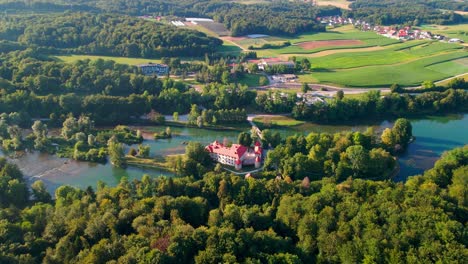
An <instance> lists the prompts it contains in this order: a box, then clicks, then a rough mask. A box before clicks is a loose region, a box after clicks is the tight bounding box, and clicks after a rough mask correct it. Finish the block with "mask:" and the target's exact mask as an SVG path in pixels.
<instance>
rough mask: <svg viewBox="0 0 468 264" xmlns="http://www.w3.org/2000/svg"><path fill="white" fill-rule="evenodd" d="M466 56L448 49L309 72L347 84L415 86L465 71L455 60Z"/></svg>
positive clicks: (318, 77)
mask: <svg viewBox="0 0 468 264" xmlns="http://www.w3.org/2000/svg"><path fill="white" fill-rule="evenodd" d="M466 57H468V53H467V52H463V51H460V52H451V53H446V54H440V55H436V56H430V57H425V58H421V59H416V60H411V61H409V62H404V63H398V64H393V65H379V66H365V67H357V68H351V69H342V70H322V71H320V72H313V73H312V74H311V75H312V76H313V77H314V78H315V79H316V80H318V81H319V82H321V83H330V84H339V85H342V86H349V87H363V88H365V87H388V86H390V85H391V84H392V83H398V84H401V85H404V86H417V85H420V84H421V83H422V82H423V81H426V80H431V81H438V80H443V79H446V78H449V77H452V76H455V75H458V74H463V73H466V72H467V70H468V68H467V67H466V66H465V65H463V63H458V62H457V61H458V60H459V59H460V58H466Z"/></svg>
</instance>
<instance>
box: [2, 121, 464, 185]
mask: <svg viewBox="0 0 468 264" xmlns="http://www.w3.org/2000/svg"><path fill="white" fill-rule="evenodd" d="M411 122H412V125H413V135H414V136H415V137H416V140H415V141H414V142H413V143H412V144H411V145H410V146H409V149H408V151H407V152H406V153H405V154H404V155H402V156H400V158H399V163H400V167H401V171H400V173H399V175H398V176H397V177H396V178H395V179H394V180H396V181H404V180H406V178H407V177H408V176H411V175H416V174H421V173H422V172H423V171H424V170H426V169H428V168H431V167H432V166H433V164H434V162H435V160H437V159H438V158H439V157H440V155H441V153H442V152H444V151H446V150H449V149H452V148H455V147H459V146H463V145H465V144H468V114H465V115H449V116H444V117H426V118H424V119H414V120H411ZM373 126H374V127H375V128H376V131H381V130H383V129H384V128H386V127H390V126H392V123H391V122H388V121H385V122H382V123H380V124H374V125H373ZM367 127H368V125H355V126H332V125H315V124H309V123H308V124H304V125H301V126H297V127H294V128H288V129H278V131H279V132H281V134H283V135H291V134H294V133H304V134H307V133H309V132H329V133H335V132H339V131H346V130H348V131H349V130H352V131H357V130H360V131H364V130H365V129H366V128H367ZM164 128H165V127H142V128H140V129H142V131H144V132H146V133H144V136H145V138H146V139H145V142H144V144H148V145H150V146H151V155H153V156H154V155H157V156H165V155H170V154H180V153H184V151H185V145H184V143H186V142H188V141H198V142H201V143H202V144H208V143H210V142H212V141H214V140H220V141H222V140H224V139H225V138H226V139H228V140H230V141H236V139H237V135H238V133H239V132H238V131H213V130H206V129H196V128H181V127H172V128H171V129H172V132H173V135H174V137H173V138H172V139H164V140H156V141H155V140H152V139H151V136H152V133H153V132H156V131H161V130H163V129H164ZM0 154H1V153H0ZM11 161H13V162H14V163H16V164H17V165H18V166H19V167H20V168H21V169H22V171H23V173H24V175H25V176H26V177H27V178H28V180H29V181H30V182H33V181H35V180H37V179H41V180H43V181H44V182H45V183H46V185H47V187H48V189H49V190H50V191H51V192H53V191H54V190H55V189H56V188H57V187H58V186H60V185H71V186H75V187H79V188H86V187H87V186H93V187H95V186H96V184H97V182H98V181H103V182H105V183H106V184H108V185H110V186H114V185H117V184H118V182H119V181H120V179H121V178H122V177H127V178H128V179H129V180H130V181H131V180H133V179H140V178H141V177H142V176H143V174H149V175H151V176H153V177H158V176H161V175H163V176H172V173H170V172H166V171H163V170H150V169H142V168H136V167H129V168H127V169H118V168H114V167H112V166H111V165H110V164H109V163H108V164H95V163H89V162H78V161H73V160H69V159H63V158H57V157H55V156H51V155H47V154H40V153H37V152H34V153H28V154H26V155H23V156H21V157H19V158H16V159H11Z"/></svg>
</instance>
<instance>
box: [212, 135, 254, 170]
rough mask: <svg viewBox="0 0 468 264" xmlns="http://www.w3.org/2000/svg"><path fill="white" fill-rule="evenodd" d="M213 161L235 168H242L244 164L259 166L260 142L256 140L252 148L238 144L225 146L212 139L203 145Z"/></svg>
mask: <svg viewBox="0 0 468 264" xmlns="http://www.w3.org/2000/svg"><path fill="white" fill-rule="evenodd" d="M205 150H206V151H208V153H209V154H210V157H211V158H212V159H213V161H216V162H219V163H221V164H225V165H229V166H233V167H234V168H235V169H236V170H240V169H242V166H244V165H254V166H255V167H256V168H259V167H260V165H261V162H262V152H263V149H262V147H261V144H260V142H256V143H255V146H254V147H253V148H250V147H245V146H242V145H240V144H232V145H230V146H225V145H224V144H222V143H220V142H219V141H217V140H216V141H214V142H213V143H211V144H209V145H208V146H206V147H205Z"/></svg>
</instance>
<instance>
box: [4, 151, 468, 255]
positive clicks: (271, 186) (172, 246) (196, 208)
mask: <svg viewBox="0 0 468 264" xmlns="http://www.w3.org/2000/svg"><path fill="white" fill-rule="evenodd" d="M467 165H468V147H467V146H465V147H463V148H458V149H455V150H452V151H450V152H447V153H445V154H444V155H443V156H442V158H441V159H440V160H439V161H438V162H437V163H436V164H435V166H434V168H433V169H431V170H429V171H427V172H426V173H425V174H424V175H423V176H415V177H411V178H409V179H408V180H407V182H405V183H395V182H392V181H377V182H376V181H369V180H361V179H353V178H348V179H347V180H344V181H342V182H339V183H338V182H337V181H336V179H335V178H333V177H332V178H325V179H323V180H320V181H310V180H309V179H308V178H304V179H303V180H302V179H301V180H296V181H292V180H291V179H290V178H289V177H282V176H277V177H276V176H275V175H274V174H273V175H271V176H268V175H265V177H261V178H252V177H250V178H248V179H246V180H243V179H241V178H239V177H238V176H233V175H227V174H226V173H221V172H209V173H206V174H204V175H203V178H200V179H197V178H193V177H182V178H175V179H174V178H164V177H163V178H156V179H151V178H150V177H148V176H144V177H143V179H142V180H141V181H133V182H128V181H127V180H126V179H125V178H124V179H122V181H121V182H120V184H119V185H118V186H116V187H108V186H105V185H104V184H103V183H100V184H99V185H98V187H97V189H96V190H93V189H92V188H87V189H86V190H79V189H75V188H72V187H68V186H62V187H59V188H58V189H57V191H56V193H55V196H56V200H53V201H52V200H51V196H50V195H49V193H47V191H46V189H45V186H44V183H43V182H41V181H37V182H35V183H34V184H32V188H31V193H29V191H28V188H27V186H26V182H25V180H24V178H23V176H22V174H21V172H20V171H19V169H18V168H17V167H16V166H14V165H12V164H9V163H7V162H6V161H5V159H0V190H1V191H0V216H1V217H0V219H1V220H0V231H1V232H0V241H1V246H0V262H1V263H107V262H109V261H112V263H221V262H222V263H338V262H366V263H417V262H419V263H432V262H450V263H466V260H467V259H468V250H467V249H466V226H464V224H465V223H466V221H467V220H468V219H467V215H468V212H467V210H468V208H467V205H468V201H467V196H466V187H467V186H466V175H467V173H468V167H467ZM30 194H32V196H30Z"/></svg>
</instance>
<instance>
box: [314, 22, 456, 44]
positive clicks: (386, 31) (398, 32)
mask: <svg viewBox="0 0 468 264" xmlns="http://www.w3.org/2000/svg"><path fill="white" fill-rule="evenodd" d="M317 20H319V21H320V23H322V24H327V25H328V26H330V27H336V26H342V25H353V26H354V27H356V28H359V29H360V30H362V31H374V32H376V33H377V34H380V35H382V36H384V37H388V38H393V39H399V40H403V41H406V40H415V39H419V40H422V39H429V40H430V39H434V40H440V41H447V42H449V43H463V40H461V39H458V38H448V37H445V36H443V35H440V34H432V33H431V32H429V31H424V30H420V29H414V28H412V27H411V26H404V27H396V26H378V25H371V24H370V23H368V22H366V21H363V20H359V19H353V18H343V17H339V16H331V17H319V18H317Z"/></svg>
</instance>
